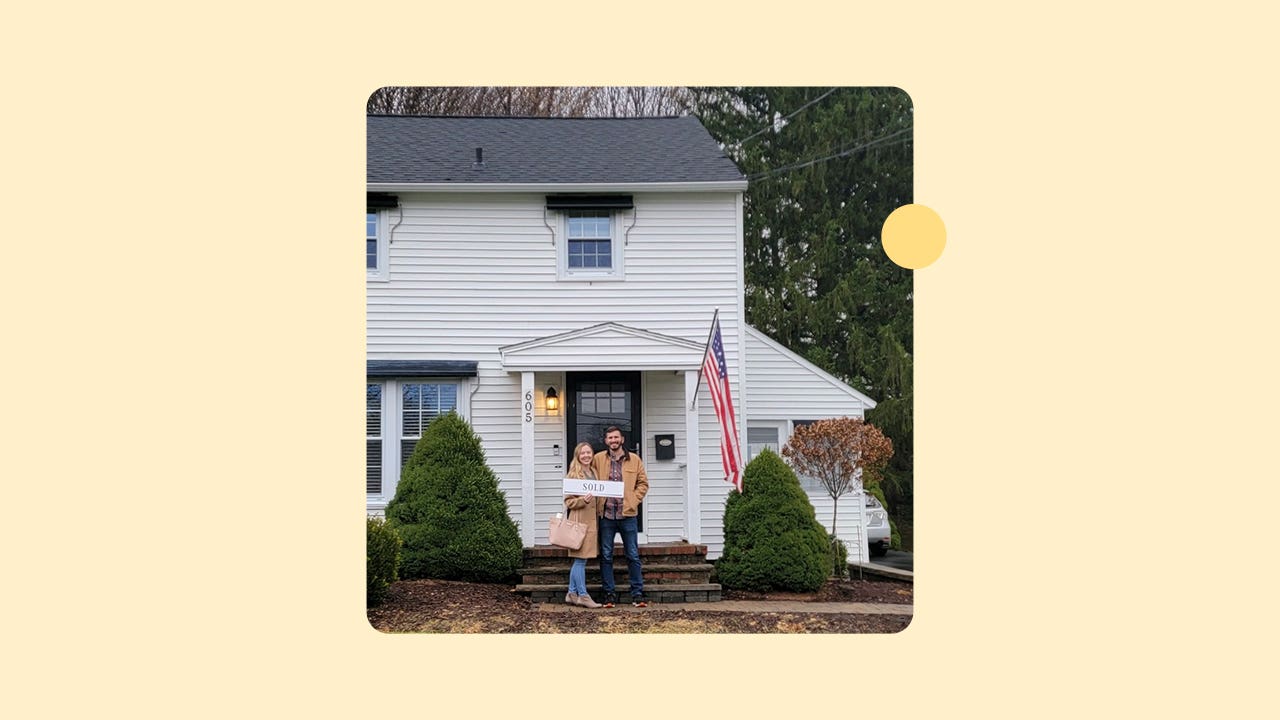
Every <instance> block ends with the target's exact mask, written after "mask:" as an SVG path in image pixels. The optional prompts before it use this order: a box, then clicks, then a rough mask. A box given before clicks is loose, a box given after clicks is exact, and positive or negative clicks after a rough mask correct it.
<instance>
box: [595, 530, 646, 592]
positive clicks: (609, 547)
mask: <svg viewBox="0 0 1280 720" xmlns="http://www.w3.org/2000/svg"><path fill="white" fill-rule="evenodd" d="M616 533H622V551H623V553H624V554H626V556H627V575H628V577H629V578H630V580H631V596H632V597H635V596H636V595H643V594H644V576H643V575H642V574H641V570H640V541H639V536H638V534H637V531H636V519H635V518H634V517H624V518H622V519H620V520H610V519H609V518H604V517H602V518H600V575H601V586H602V587H603V589H604V591H605V593H606V594H607V593H611V592H614V585H613V536H614V534H616Z"/></svg>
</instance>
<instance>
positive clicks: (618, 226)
mask: <svg viewBox="0 0 1280 720" xmlns="http://www.w3.org/2000/svg"><path fill="white" fill-rule="evenodd" d="M574 212H575V211H573V210H561V211H559V212H558V213H557V215H558V218H557V232H558V233H559V235H560V238H561V240H560V242H558V243H556V279H557V280H567V281H603V282H611V281H618V280H625V279H626V268H625V267H624V261H625V259H626V253H625V252H624V248H623V233H622V219H623V215H624V213H623V211H622V210H609V211H607V212H608V213H609V249H610V250H611V251H612V258H611V261H610V262H612V263H613V267H611V268H604V269H601V268H570V267H569V216H570V215H573V214H574ZM579 212H599V211H591V210H585V209H584V210H582V211H579Z"/></svg>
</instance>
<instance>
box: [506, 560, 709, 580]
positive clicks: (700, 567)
mask: <svg viewBox="0 0 1280 720" xmlns="http://www.w3.org/2000/svg"><path fill="white" fill-rule="evenodd" d="M642 562H643V561H642ZM619 565H621V566H622V568H623V569H624V570H625V569H626V567H627V559H626V558H625V557H624V558H620V557H617V556H614V558H613V567H614V568H615V572H616V568H617V567H618V566H619ZM643 567H644V574H645V575H648V574H649V573H650V572H654V573H663V572H688V573H692V572H705V573H709V572H711V571H712V570H715V569H716V566H715V565H712V564H710V563H643ZM592 571H594V572H596V573H599V572H600V558H588V559H587V574H590V573H591V572H592ZM567 572H569V566H568V565H535V566H533V567H524V568H520V569H519V570H517V571H516V574H517V575H548V574H551V573H567Z"/></svg>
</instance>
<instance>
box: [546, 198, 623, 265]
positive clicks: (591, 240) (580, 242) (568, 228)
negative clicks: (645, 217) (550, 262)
mask: <svg viewBox="0 0 1280 720" xmlns="http://www.w3.org/2000/svg"><path fill="white" fill-rule="evenodd" d="M621 215H622V213H621V212H620V211H617V210H569V211H565V212H563V213H562V214H561V223H560V228H561V235H560V237H562V238H564V242H558V243H556V248H557V253H556V254H557V258H556V262H557V265H558V268H557V270H558V272H557V276H558V277H559V278H560V279H561V280H621V279H622V269H623V268H622V259H623V255H622V250H623V244H622V239H621V232H620V231H619V226H620V225H621V222H620V216H621Z"/></svg>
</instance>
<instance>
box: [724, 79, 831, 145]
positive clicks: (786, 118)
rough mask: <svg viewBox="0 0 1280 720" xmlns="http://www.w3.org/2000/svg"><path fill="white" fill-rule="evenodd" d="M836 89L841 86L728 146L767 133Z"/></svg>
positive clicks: (739, 143)
mask: <svg viewBox="0 0 1280 720" xmlns="http://www.w3.org/2000/svg"><path fill="white" fill-rule="evenodd" d="M836 90H839V88H831V89H830V90H828V91H826V92H824V93H822V94H821V95H819V96H818V97H816V98H814V99H812V100H810V101H809V102H807V103H805V104H803V105H801V106H800V107H798V108H796V109H795V110H792V111H791V114H789V115H786V116H784V117H781V118H779V119H777V120H775V121H773V122H771V123H769V124H768V125H765V126H764V127H762V128H760V129H759V130H757V131H755V132H753V133H751V134H750V135H748V136H746V137H744V138H742V139H741V140H739V141H738V142H736V143H733V144H731V145H729V146H728V147H742V144H743V143H745V142H746V141H748V140H750V139H751V138H753V137H756V136H757V135H762V134H764V133H766V132H769V131H770V130H772V129H773V127H774V126H775V125H777V124H778V123H780V122H782V123H784V122H786V121H787V120H790V119H791V118H793V117H795V116H796V115H799V114H800V111H802V110H804V109H805V108H807V107H809V106H810V105H812V104H814V103H816V102H818V101H819V100H821V99H822V98H824V97H826V96H828V95H830V94H831V93H833V92H835V91H836ZM783 127H785V125H784V126H783ZM778 130H779V132H781V130H782V128H778Z"/></svg>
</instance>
